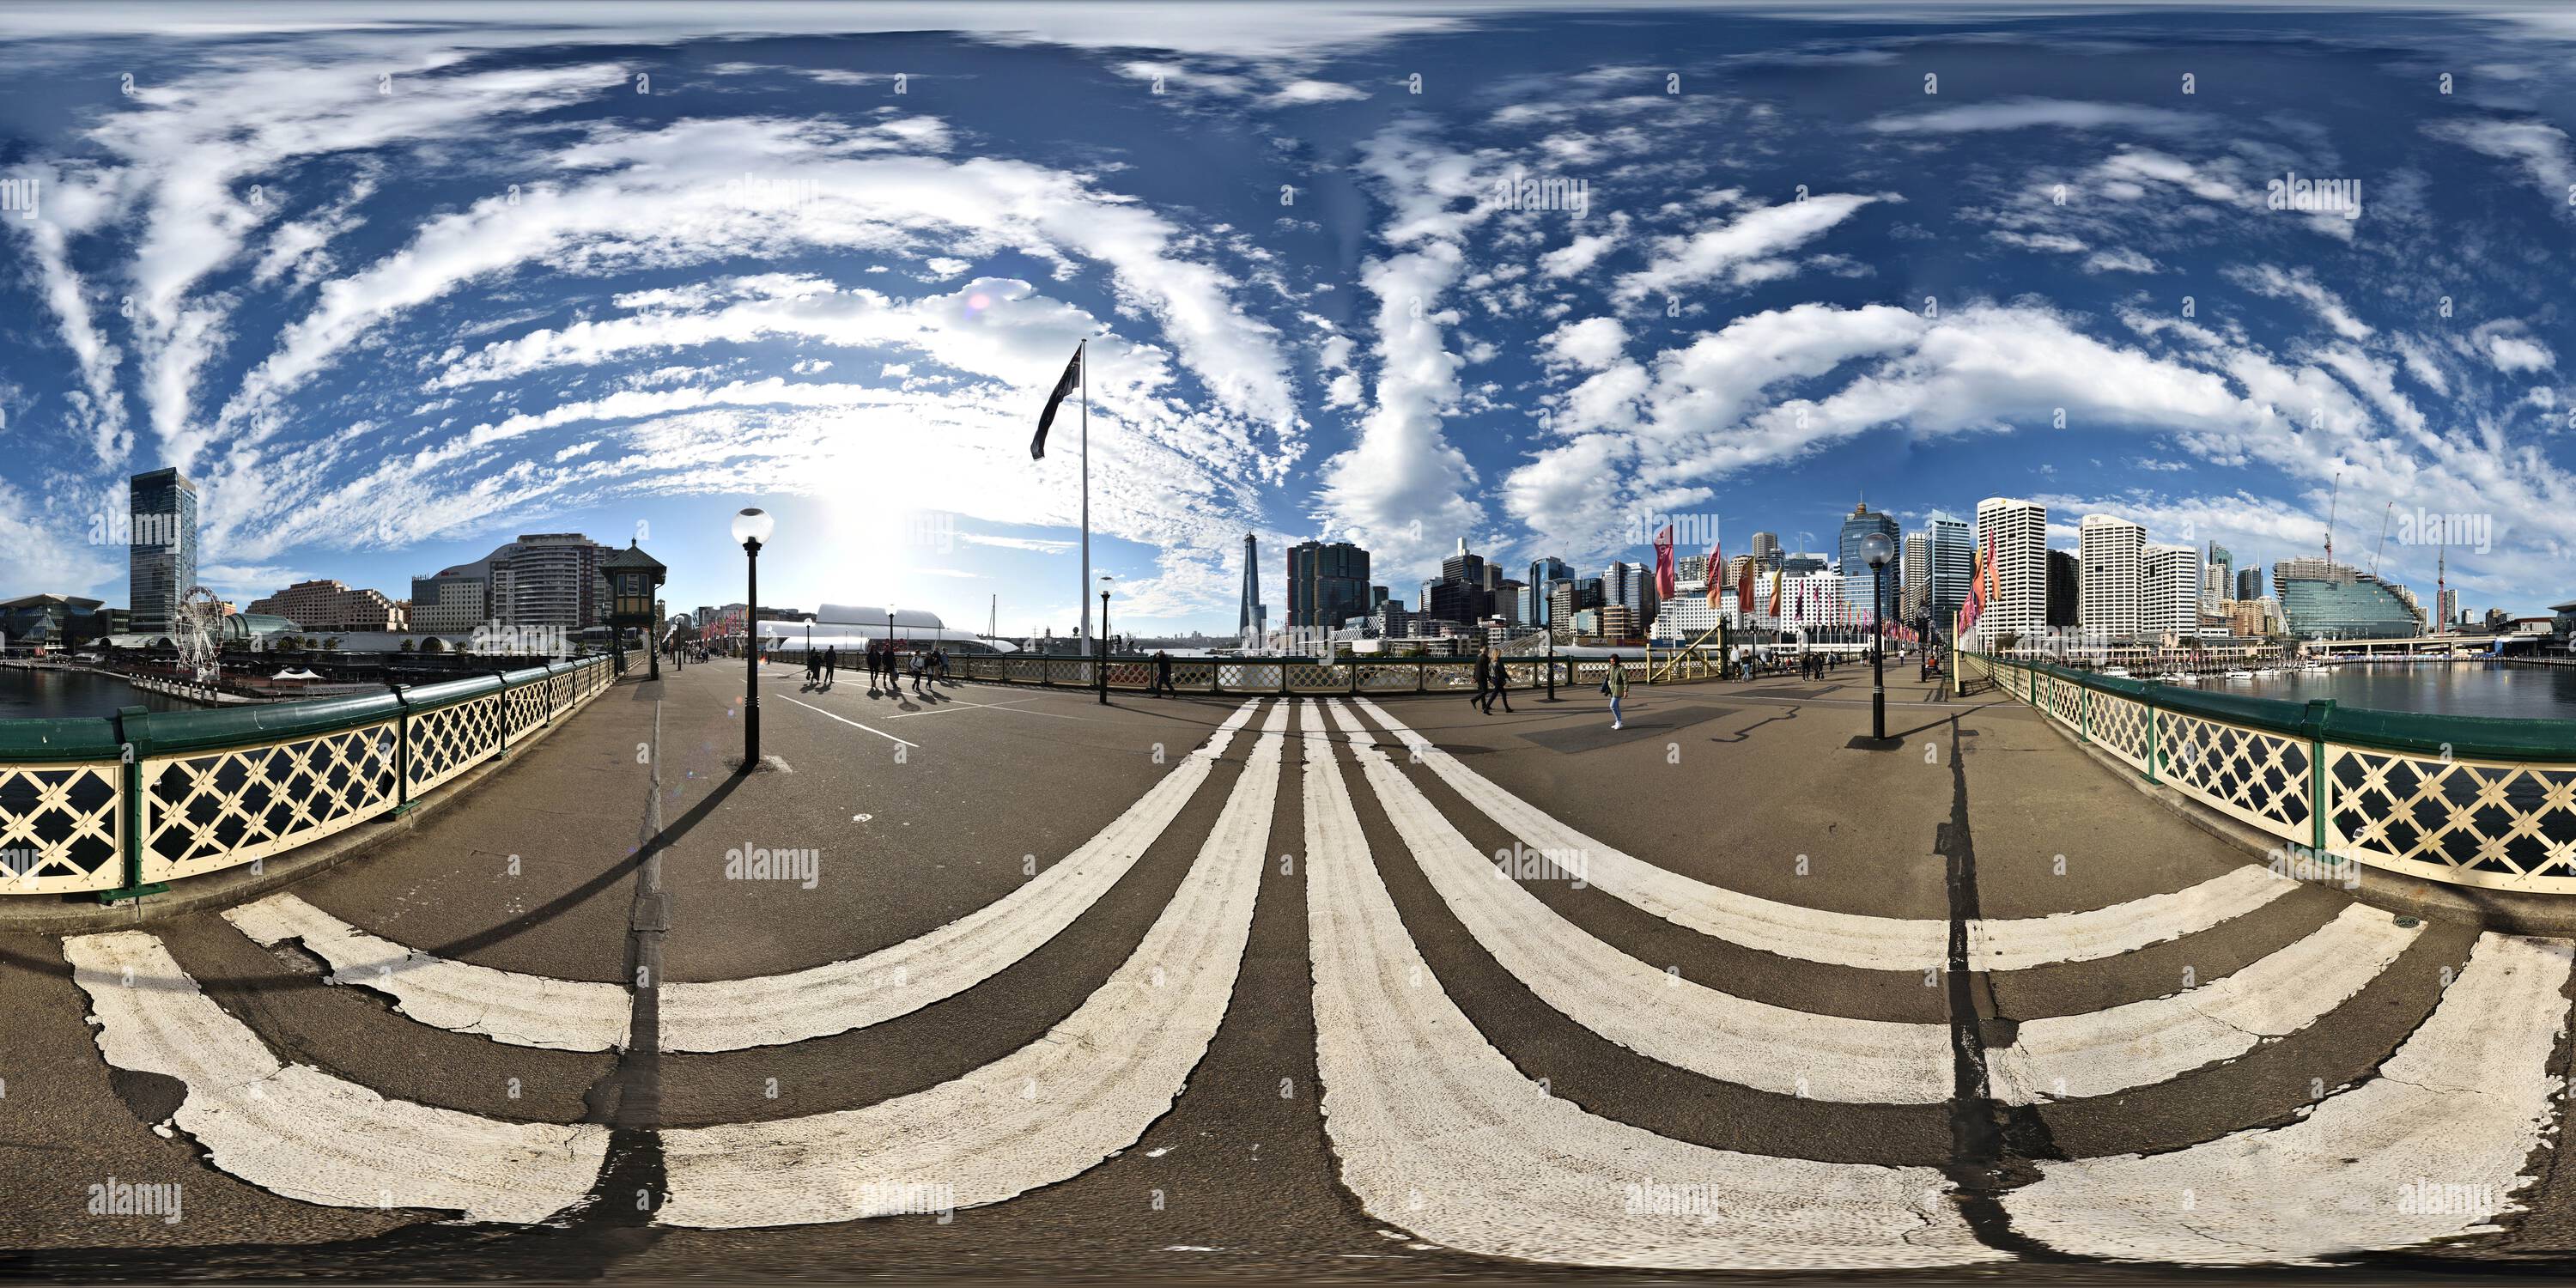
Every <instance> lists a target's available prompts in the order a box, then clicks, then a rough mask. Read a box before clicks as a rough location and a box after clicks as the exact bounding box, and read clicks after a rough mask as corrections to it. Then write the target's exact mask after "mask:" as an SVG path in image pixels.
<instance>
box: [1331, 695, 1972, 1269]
mask: <svg viewBox="0 0 2576 1288" xmlns="http://www.w3.org/2000/svg"><path fill="white" fill-rule="evenodd" d="M1310 717H1311V713H1310ZM1304 790H1305V796H1304V800H1305V810H1304V813H1305V822H1306V890H1307V908H1306V926H1307V945H1308V952H1309V953H1310V954H1311V962H1312V965H1313V969H1314V981H1315V985H1314V1005H1315V1059H1316V1066H1317V1070H1318V1072H1319V1073H1320V1074H1321V1075H1322V1078H1323V1085H1324V1099H1323V1110H1324V1130H1325V1133H1326V1135H1327V1136H1328V1137H1329V1139H1330V1140H1331V1143H1332V1147H1333V1152H1334V1155H1335V1157H1336V1158H1337V1159H1339V1160H1340V1164H1341V1179H1342V1184H1343V1186H1344V1187H1345V1188H1346V1189H1348V1190H1350V1192H1351V1193H1352V1194H1354V1195H1356V1196H1357V1197H1358V1199H1359V1201H1360V1205H1361V1206H1362V1207H1363V1208H1365V1209H1366V1210H1367V1211H1368V1213H1369V1214H1370V1215H1371V1216H1372V1217H1374V1218H1376V1219H1378V1220H1381V1221H1384V1222H1387V1223H1388V1224H1390V1225H1394V1226H1397V1227H1400V1228H1402V1229H1404V1230H1408V1231H1411V1232H1412V1233H1413V1234H1415V1235H1417V1236H1419V1237H1421V1238H1422V1239H1425V1240H1428V1241H1430V1242H1433V1243H1437V1244H1441V1245H1444V1246H1447V1247H1452V1248H1458V1249H1462V1250H1464V1251H1467V1252H1472V1253H1478V1254H1482V1255H1486V1256H1497V1257H1514V1258H1519V1259H1522V1260H1529V1261H1551V1262H1572V1263H1577V1264H1583V1265H1602V1266H1630V1267H1654V1268H1671V1269H1727V1270H1738V1269H1756V1268H1760V1269H1770V1268H1802V1269H1835V1270H1856V1269H1896V1268H1905V1269H1920V1268H1924V1267H1930V1266H1951V1265H1961V1264H1966V1263H1970V1262H1986V1261H2000V1260H2005V1259H2007V1257H2006V1254H2004V1253H2002V1252H1998V1251H1995V1250H1994V1249H1991V1248H1987V1247H1984V1246H1982V1245H1981V1244H1979V1243H1978V1242H1977V1241H1976V1238H1975V1236H1974V1235H1973V1234H1972V1233H1971V1232H1970V1231H1969V1229H1968V1227H1967V1224H1966V1223H1965V1222H1964V1221H1963V1220H1961V1219H1960V1217H1959V1215H1958V1213H1957V1211H1956V1210H1955V1209H1954V1208H1953V1207H1952V1206H1951V1204H1950V1203H1949V1201H1948V1199H1947V1198H1946V1197H1945V1195H1944V1190H1945V1188H1946V1183H1945V1182H1944V1180H1943V1178H1942V1177H1941V1174H1940V1173H1939V1172H1937V1171H1935V1170H1933V1169H1931V1168H1925V1167H1869V1166H1862V1165H1858V1164H1848V1163H1818V1162H1812V1161H1809V1160H1806V1159H1800V1158H1773V1157H1765V1156H1761V1155H1754V1154H1740V1153H1736V1152H1734V1151H1731V1150H1718V1149H1710V1148H1707V1147H1705V1146H1701V1145H1694V1144H1690V1143H1687V1142H1684V1141H1677V1140H1673V1139H1670V1138H1669V1137H1664V1136H1659V1135H1656V1134H1655V1133H1653V1132H1650V1131H1646V1130H1644V1129H1642V1128H1638V1127H1633V1126H1630V1125H1628V1124H1626V1123H1621V1122H1616V1121H1614V1120H1611V1119H1608V1118H1602V1117H1599V1116H1597V1115H1594V1114H1590V1113H1586V1112H1584V1111H1583V1110H1582V1109H1581V1108H1578V1107H1577V1106H1575V1105H1574V1104H1572V1103H1571V1102H1569V1101H1565V1100H1562V1099H1559V1098H1557V1097H1556V1096H1554V1095H1552V1094H1550V1093H1549V1092H1548V1090H1547V1089H1546V1088H1545V1087H1543V1086H1541V1085H1539V1084H1537V1083H1534V1082H1532V1081H1530V1080H1529V1079H1527V1078H1525V1077H1523V1076H1521V1073H1520V1071H1519V1070H1518V1069H1516V1068H1514V1067H1513V1066H1512V1063H1511V1061H1510V1060H1509V1059H1507V1058H1505V1057H1504V1055H1503V1054H1502V1052H1500V1051H1498V1050H1495V1049H1494V1047H1493V1045H1492V1044H1491V1043H1489V1042H1487V1041H1485V1039H1484V1037H1483V1036H1482V1035H1481V1034H1479V1033H1478V1032H1477V1031H1476V1029H1475V1026H1474V1025H1473V1024H1471V1023H1469V1022H1468V1020H1467V1017H1466V1015H1465V1013H1463V1012H1461V1011H1460V1010H1459V1009H1458V1007H1457V1005H1456V1004H1455V1003H1453V1002H1451V1001H1450V1000H1449V996H1448V994H1447V993H1445V992H1444V991H1442V989H1441V987H1440V981H1439V979H1438V977H1437V976H1435V975H1434V974H1433V973H1432V971H1431V968H1430V965H1429V964H1428V963H1426V962H1424V961H1423V959H1422V956H1421V953H1420V952H1419V951H1418V950H1417V949H1416V948H1415V947H1414V945H1413V940H1412V938H1411V937H1410V936H1408V935H1407V934H1406V933H1405V929H1404V923H1403V920H1402V919H1401V918H1400V917H1399V916H1398V914H1397V913H1396V909H1395V903H1394V901H1393V900H1392V899H1391V898H1389V897H1388V895H1387V892H1386V886H1385V884H1384V883H1383V882H1381V881H1380V880H1379V879H1378V876H1377V871H1376V868H1375V866H1374V863H1373V862H1372V860H1371V858H1370V856H1369V847H1368V840H1367V837H1366V836H1365V834H1363V833H1362V832H1361V830H1360V823H1359V818H1358V815H1357V814H1356V813H1355V812H1354V811H1353V809H1352V806H1351V798H1350V794H1349V792H1348V791H1347V790H1346V789H1345V787H1344V785H1343V782H1342V775H1341V771H1340V769H1339V768H1338V767H1337V766H1336V765H1335V763H1334V761H1333V758H1332V753H1331V751H1330V748H1329V746H1327V745H1326V744H1325V743H1324V742H1323V740H1321V739H1319V738H1316V737H1314V736H1312V735H1311V734H1310V735H1309V737H1308V738H1307V740H1306V743H1305V780H1304Z"/></svg>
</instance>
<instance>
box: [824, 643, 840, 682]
mask: <svg viewBox="0 0 2576 1288" xmlns="http://www.w3.org/2000/svg"><path fill="white" fill-rule="evenodd" d="M840 667H841V646H840V645H838V644H834V645H831V646H829V647H827V648H825V649H824V650H823V687H824V688H827V689H828V688H831V687H832V673H833V672H834V671H837V670H839V669H840Z"/></svg>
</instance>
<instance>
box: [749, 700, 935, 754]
mask: <svg viewBox="0 0 2576 1288" xmlns="http://www.w3.org/2000/svg"><path fill="white" fill-rule="evenodd" d="M778 700H779V701H781V702H796V699H794V698H790V697H785V696H781V697H780V698H779V699H778ZM796 705H797V706H800V707H803V708H805V709H806V710H808V711H812V712H816V713H818V714H821V715H825V716H831V718H832V719H834V720H838V721H840V722H841V723H842V724H845V725H848V726H849V727H851V728H853V729H867V731H868V732H869V733H872V734H875V735H876V736H878V737H880V738H883V739H885V740H886V741H887V742H895V743H903V745H904V746H907V747H918V746H920V745H921V744H920V743H917V742H904V741H903V739H901V738H898V737H895V736H894V735H893V734H890V733H887V732H886V731H885V730H883V729H868V727H867V726H866V725H863V724H860V723H859V722H858V721H856V720H852V719H850V718H849V717H848V716H840V715H833V714H832V713H831V712H829V711H825V710H823V708H821V707H818V706H815V705H814V704H813V703H811V702H796Z"/></svg>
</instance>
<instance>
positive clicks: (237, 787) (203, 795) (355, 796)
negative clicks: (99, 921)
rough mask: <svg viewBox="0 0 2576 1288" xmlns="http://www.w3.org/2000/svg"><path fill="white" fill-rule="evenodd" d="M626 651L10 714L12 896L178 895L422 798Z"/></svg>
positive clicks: (7, 827)
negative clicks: (251, 698)
mask: <svg viewBox="0 0 2576 1288" xmlns="http://www.w3.org/2000/svg"><path fill="white" fill-rule="evenodd" d="M615 679H616V669H615V663H614V661H613V659H610V658H607V657H591V658H582V659H579V660H577V661H571V662H556V663H549V664H548V665H545V666H538V667H529V668H527V669H525V670H520V671H511V672H508V673H506V674H494V675H480V676H473V677H470V678H466V679H460V680H448V681H444V682H441V683H438V684H429V685H420V686H416V687H412V688H391V689H388V690H386V691H385V692H382V693H368V694H360V695H353V696H346V697H336V698H317V699H312V700H309V701H302V702H279V703H270V704H266V705H261V706H250V707H228V708H221V709H216V710H211V711H147V710H145V709H144V708H142V707H127V708H126V709H125V710H124V711H122V712H120V713H119V714H117V715H115V716H111V717H105V718H99V719H89V720H0V895H8V894H95V895H96V896H97V897H98V898H100V899H101V900H111V899H119V898H126V897H130V896H133V895H138V894H147V893H150V892H152V891H155V890H159V889H164V888H166V887H167V886H168V884H169V883H170V882H172V881H175V880H182V879H185V878H188V877H194V876H200V875H203V874H205V873H208V872H215V871H220V870H222V869H225V868H232V867H238V866H241V865H243V864H258V863H262V862H265V861H266V860H267V859H268V858H269V857H271V856H273V855H277V854H281V853H284V852H286V851H288V850H292V849H294V848H295V847H297V846H300V845H305V844H308V843H310V842H313V841H317V840H320V839H322V838H323V837H326V836H329V835H331V834H333V833H335V832H338V831H341V830H343V829H345V828H347V827H349V826H351V825H353V824H356V823H360V822H363V821H365V820H367V819H370V818H378V817H392V816H394V815H398V814H401V813H403V812H404V811H406V810H408V809H410V808H411V806H412V803H413V801H414V800H415V799H416V798H418V797H419V796H421V795H422V794H423V793H426V792H428V791H430V790H431V789H433V788H436V787H438V786H439V785H440V784H442V783H445V782H447V781H448V780H450V779H453V778H455V777H456V776H458V775H459V774H462V773H464V772H466V771H467V770H469V769H472V768H473V767H474V766H476V765H478V764H481V763H482V762H484V761H485V760H488V759H493V758H496V757H500V756H504V755H506V754H508V748H509V746H510V745H511V744H512V743H514V742H518V741H523V740H524V739H525V738H527V737H528V736H529V735H530V733H531V732H532V731H536V730H540V729H542V728H544V727H545V726H547V725H549V724H551V723H552V722H553V721H554V720H555V719H556V718H557V717H559V716H562V715H564V714H566V713H568V712H570V711H572V710H573V709H575V708H577V707H579V706H581V705H583V704H584V703H587V702H588V701H590V700H591V699H592V698H594V697H597V696H598V695H599V694H601V693H603V692H605V691H606V690H607V689H608V687H609V685H610V684H612V683H613V682H614V681H615Z"/></svg>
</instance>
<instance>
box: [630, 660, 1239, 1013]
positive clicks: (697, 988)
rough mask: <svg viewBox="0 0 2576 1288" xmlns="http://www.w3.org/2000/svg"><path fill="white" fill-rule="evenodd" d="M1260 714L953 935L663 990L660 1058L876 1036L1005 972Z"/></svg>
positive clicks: (1131, 863) (1190, 791)
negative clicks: (856, 1033) (878, 1027)
mask: <svg viewBox="0 0 2576 1288" xmlns="http://www.w3.org/2000/svg"><path fill="white" fill-rule="evenodd" d="M1260 705H1261V704H1260V703H1259V702H1258V701H1252V702H1246V703H1244V704H1243V705H1242V706H1240V707H1237V708H1235V710H1234V712H1233V713H1232V714H1230V715H1228V716H1227V717H1226V719H1225V722H1224V723H1222V724H1220V725H1218V726H1217V727H1216V731H1215V732H1214V733H1213V734H1211V735H1209V737H1208V740H1207V741H1206V742H1205V743H1204V744H1202V745H1200V747H1199V748H1198V749H1197V750H1195V751H1193V752H1191V753H1190V754H1189V755H1188V756H1186V757H1184V758H1183V759H1182V760H1181V762H1180V763H1179V764H1177V765H1175V766H1173V767H1172V771H1171V772H1170V773H1168V774H1165V775H1164V776H1163V779H1162V781H1160V782H1158V783H1156V784H1154V787H1153V789H1152V790H1150V791H1148V792H1146V793H1145V794H1144V795H1143V796H1141V797H1138V798H1137V800H1136V803H1135V804H1133V805H1130V806H1128V807H1127V811H1126V812H1125V813H1123V814H1120V815H1119V816H1118V817H1117V818H1116V819H1114V820H1112V821H1111V822H1110V824H1109V826H1107V827H1104V828H1102V829H1100V831H1099V833H1098V834H1097V835H1095V836H1093V837H1092V838H1091V839H1090V840H1088V841H1085V842H1083V844H1082V847H1081V848H1080V849H1077V850H1075V851H1074V852H1073V853H1071V854H1068V855H1066V856H1065V857H1064V858H1063V859H1062V860H1060V861H1058V862H1056V863H1054V864H1051V865H1049V866H1048V868H1047V869H1046V871H1044V872H1041V873H1039V874H1038V875H1037V876H1036V877H1034V878H1032V879H1030V880H1029V882H1028V883H1027V884H1025V885H1022V886H1021V887H1020V888H1018V889H1016V890H1013V891H1012V892H1011V893H1009V894H1007V895H1004V896H1003V897H1002V898H1000V899H997V900H995V901H993V902H992V903H990V904H987V905H985V906H984V907H981V908H978V909H976V910H975V911H973V912H970V913H968V914H966V915H965V916H963V917H960V918H958V919H957V920H955V921H952V922H949V923H948V924H947V925H944V926H941V927H939V928H938V929H936V930H933V931H930V932H929V933H927V934H924V935H920V936H917V937H915V938H912V939H908V940H905V941H904V942H902V943H900V944H896V945H894V946H893V947H890V948H885V949H881V950H879V951H877V952H873V953H870V954H868V955H867V956H865V957H860V958H855V959H851V960H846V961H836V962H830V963H827V964H825V965H821V966H815V967H810V968H808V969H805V970H800V971H792V972H789V973H786V974H781V975H764V976H760V977H758V978H755V979H731V980H721V981H717V982H714V983H696V984H692V983H675V984H669V985H665V986H664V987H663V989H662V1049H663V1050H666V1051H736V1050H740V1049H742V1048H745V1047H756V1046H780V1045H784V1044H786V1043H790V1042H802V1041H804V1040H806V1039H808V1038H817V1037H822V1036H825V1035H827V1034H832V1033H842V1032H846V1031H848V1030H851V1029H861V1028H866V1027H867V1026H869V1025H871V1024H882V1023H884V1022H885V1021H887V1020H890V1019H893V1018H894V1017H896V1016H898V1015H903V1014H906V1013H908V1012H911V1011H917V1010H920V1009H921V1008H922V1007H925V1006H928V1005H930V1004H932V1003H934V1002H938V1001H941V1000H943V999H945V998H949V997H953V996H955V995H957V994H959V993H962V992H965V991H966V990H967V989H969V988H973V987H974V986H975V985H977V984H981V983H983V982H984V981H985V980H987V979H990V978H992V977H993V976H994V975H996V974H999V973H1000V972H1001V971H1002V969H1003V968H1004V967H1007V966H1009V965H1011V964H1012V963H1013V962H1016V961H1018V960H1020V959H1021V958H1023V957H1026V956H1028V955H1029V954H1030V953H1033V952H1035V951H1037V950H1038V948H1039V946H1041V945H1043V944H1045V943H1046V942H1047V941H1049V940H1051V939H1053V938H1055V937H1056V935H1058V934H1059V933H1062V931H1063V930H1064V928H1065V927H1067V926H1070V925H1072V924H1073V922H1074V919H1075V918H1078V917H1080V916H1081V915H1082V914H1083V913H1085V912H1088V911H1090V909H1091V906H1092V905H1093V904H1095V903H1098V902H1099V901H1100V896H1102V895H1104V894H1106V893H1108V892H1109V889H1110V888H1111V887H1112V886H1115V885H1117V884H1118V882H1119V880H1120V879H1121V878H1123V877H1125V876H1126V875H1127V872H1128V870H1129V869H1130V868H1133V867H1135V866H1136V861H1137V860H1138V859H1140V858H1142V857H1144V854H1145V851H1146V850H1147V849H1149V848H1151V847H1152V846H1153V844H1154V842H1155V841H1156V840H1157V839H1159V838H1160V837H1161V836H1162V835H1163V831H1164V829H1165V828H1167V827H1169V826H1171V822H1172V820H1173V819H1174V818H1176V817H1178V816H1179V815H1180V812H1181V809H1182V807H1183V806H1185V805H1187V804H1188V803H1189V801H1190V798H1191V797H1192V796H1194V795H1196V794H1197V793H1198V790H1199V786H1200V785H1201V784H1203V783H1205V782H1206V781H1207V776H1208V771H1209V770H1210V768H1211V767H1212V766H1213V765H1214V764H1215V762H1216V759H1217V758H1218V757H1220V756H1222V755H1224V754H1225V751H1226V748H1227V746H1228V745H1230V744H1231V743H1232V742H1233V740H1234V736H1235V733H1236V731H1238V730H1240V729H1241V728H1242V727H1243V725H1244V723H1245V722H1246V721H1248V720H1250V719H1251V718H1252V713H1253V710H1254V709H1255V708H1256V707H1258V706H1260Z"/></svg>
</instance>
